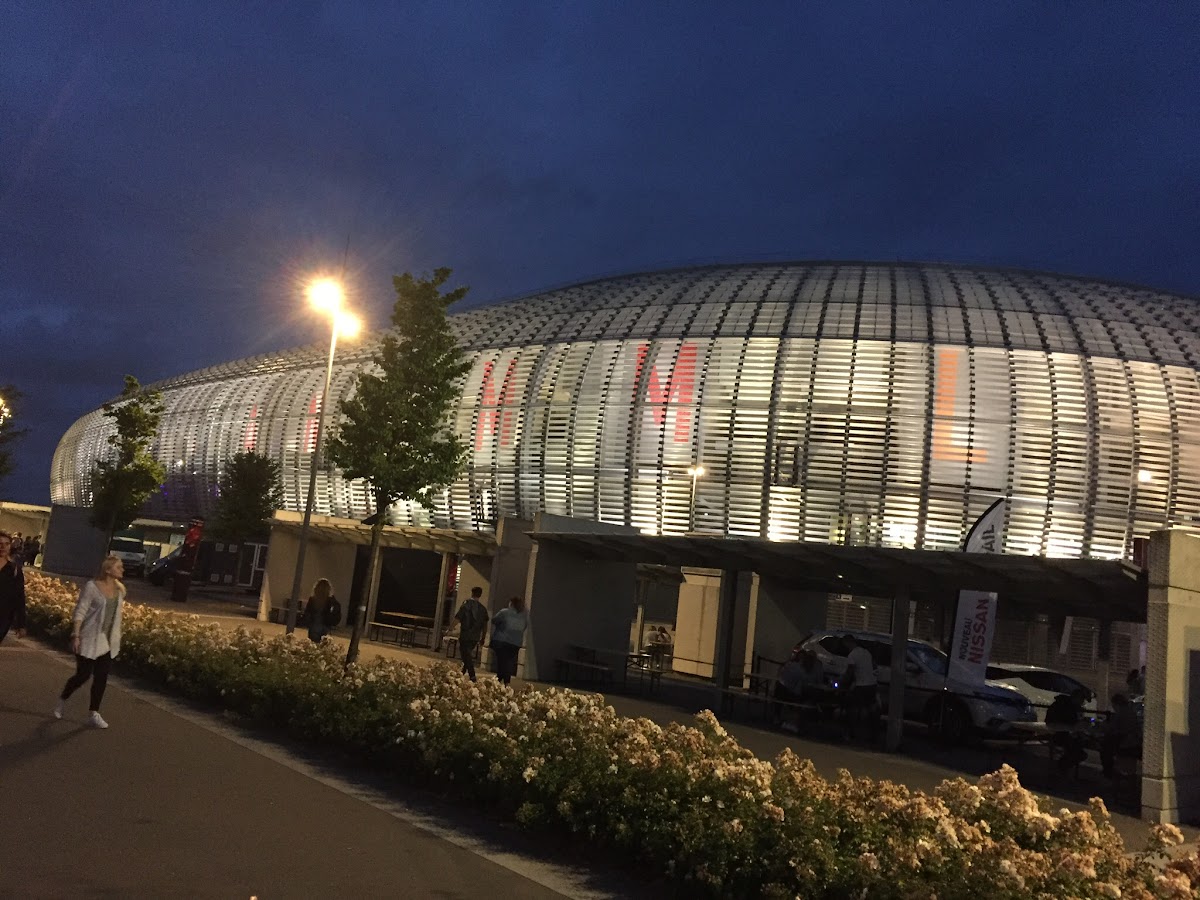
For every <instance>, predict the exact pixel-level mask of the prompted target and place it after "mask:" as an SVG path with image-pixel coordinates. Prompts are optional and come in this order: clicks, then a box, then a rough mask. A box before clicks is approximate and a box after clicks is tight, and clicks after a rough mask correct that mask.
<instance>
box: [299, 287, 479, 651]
mask: <svg viewBox="0 0 1200 900" xmlns="http://www.w3.org/2000/svg"><path fill="white" fill-rule="evenodd" d="M450 271H451V270H450V269H448V268H440V269H437V270H435V271H434V273H433V275H432V276H431V277H429V278H419V279H418V278H414V277H413V276H412V275H410V274H409V273H407V272H406V273H404V274H403V275H397V276H395V277H394V278H393V283H394V285H395V288H396V304H395V306H394V307H393V309H392V326H393V330H392V331H391V332H389V333H388V334H387V335H386V336H385V337H384V338H383V340H382V342H381V343H380V345H379V349H378V350H377V351H376V353H375V354H374V356H373V357H372V360H373V362H374V364H375V365H374V368H373V370H368V371H365V372H363V373H361V374H360V375H359V376H358V378H357V380H356V382H355V391H354V395H353V396H352V397H350V398H349V399H347V400H343V401H342V402H341V404H340V405H339V411H340V413H341V416H342V419H341V421H340V422H339V423H338V424H337V425H336V426H335V431H334V434H333V435H332V436H331V438H330V440H329V445H328V447H329V450H328V453H329V458H330V459H331V460H332V461H333V462H334V463H335V464H336V465H337V466H339V467H340V468H341V469H342V470H343V471H344V472H345V474H346V475H347V476H349V477H351V478H362V479H364V480H366V481H367V482H368V484H369V485H370V494H371V498H372V499H373V500H374V505H375V514H374V516H373V518H372V520H371V555H370V560H371V561H370V566H369V569H368V573H369V574H368V577H367V578H366V580H365V581H364V582H363V587H362V590H361V594H360V596H359V602H358V609H359V611H360V612H359V615H356V616H355V617H354V626H353V630H352V632H351V635H350V652H349V654H348V655H347V657H346V663H347V664H349V663H352V662H354V661H355V660H356V659H357V658H358V644H359V639H360V631H361V627H362V620H363V616H362V614H361V611H362V610H365V609H369V608H370V603H371V601H372V600H373V599H374V598H373V597H372V595H371V592H372V589H373V586H374V584H375V581H376V577H375V576H376V572H377V570H378V566H379V545H380V539H381V538H382V536H383V527H384V524H385V519H386V513H387V510H388V508H389V507H390V506H392V504H394V503H396V502H397V501H398V500H410V501H413V502H415V503H419V504H421V505H422V506H424V507H425V508H426V509H432V508H433V498H434V496H435V494H436V492H437V491H438V490H440V489H442V488H444V487H445V486H446V485H448V484H450V483H451V482H452V481H453V480H454V478H455V476H457V475H458V473H459V471H460V470H461V469H462V466H463V461H464V458H465V456H466V448H465V447H464V446H463V443H462V441H460V440H459V439H458V436H457V435H455V434H454V433H453V432H452V431H451V429H450V412H451V410H452V409H453V408H454V406H455V404H456V402H457V401H458V397H459V393H460V391H461V379H462V376H463V375H465V374H466V372H467V369H469V368H470V363H469V362H467V361H464V360H463V358H462V351H461V350H460V349H459V347H458V342H457V341H455V339H454V335H453V334H452V333H451V331H450V326H449V324H448V323H447V321H446V309H447V307H449V306H450V304H452V303H455V302H457V301H458V300H461V299H462V298H463V297H465V296H466V293H467V288H465V287H460V288H457V289H455V290H453V291H450V292H448V293H442V291H441V287H442V285H443V284H445V283H446V280H447V279H448V278H449V277H450ZM292 599H293V602H295V600H296V598H292Z"/></svg>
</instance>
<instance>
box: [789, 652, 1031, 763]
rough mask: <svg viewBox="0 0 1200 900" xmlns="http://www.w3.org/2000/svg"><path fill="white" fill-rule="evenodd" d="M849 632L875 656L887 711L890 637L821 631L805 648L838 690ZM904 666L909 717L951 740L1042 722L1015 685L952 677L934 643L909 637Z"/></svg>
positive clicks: (943, 655)
mask: <svg viewBox="0 0 1200 900" xmlns="http://www.w3.org/2000/svg"><path fill="white" fill-rule="evenodd" d="M846 634H852V635H854V638H855V640H857V641H858V643H859V644H860V645H861V646H862V647H865V648H866V649H867V651H868V652H869V653H870V654H871V658H872V659H873V660H874V662H875V676H876V678H878V680H879V694H880V698H879V699H880V703H881V704H882V705H883V707H884V708H885V709H886V707H887V701H888V691H887V686H888V684H889V683H890V681H891V664H892V636H891V635H890V634H881V633H877V632H866V631H818V632H815V633H814V634H811V635H809V636H808V637H807V638H805V639H804V641H803V642H802V645H803V646H804V647H806V648H809V649H811V650H812V651H813V652H814V653H816V654H817V658H818V659H820V660H821V665H822V666H823V668H824V670H825V674H826V678H827V679H831V680H832V683H833V685H834V686H836V685H837V682H838V680H839V679H840V678H841V677H842V676H843V675H844V674H845V671H846V654H847V653H848V648H847V647H846V642H845V640H844V639H843V637H844V635H846ZM905 662H906V671H905V691H904V717H905V718H906V719H913V720H917V721H921V722H924V723H925V724H926V725H928V726H929V728H930V730H931V731H933V732H935V733H938V734H940V735H941V737H943V738H944V739H945V740H947V741H950V742H958V741H962V740H964V739H965V738H966V737H967V736H968V735H969V734H971V733H973V732H977V733H981V734H983V735H985V736H991V737H999V736H1003V735H1004V734H1006V733H1008V732H1010V731H1011V730H1012V728H1013V726H1015V725H1019V724H1022V723H1032V722H1036V721H1037V715H1036V713H1035V712H1034V710H1033V707H1032V705H1030V703H1029V700H1028V699H1026V698H1025V697H1023V696H1022V695H1021V693H1020V691H1018V690H1017V689H1016V688H1014V687H1011V686H1009V685H1006V684H1001V683H999V682H996V681H991V680H988V681H986V682H984V683H983V684H981V685H973V684H967V683H965V682H961V681H958V680H956V679H954V678H948V677H947V672H948V670H949V660H948V659H947V657H946V654H945V653H943V652H942V651H941V650H939V649H938V648H937V647H934V646H933V645H932V644H928V643H926V642H925V641H918V640H915V639H910V640H909V641H908V654H907V659H906V661H905Z"/></svg>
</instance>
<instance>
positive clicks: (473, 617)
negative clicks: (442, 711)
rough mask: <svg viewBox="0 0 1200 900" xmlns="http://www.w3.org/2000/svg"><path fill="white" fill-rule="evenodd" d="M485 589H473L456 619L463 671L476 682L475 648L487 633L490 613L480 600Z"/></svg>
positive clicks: (455, 616) (455, 615)
mask: <svg viewBox="0 0 1200 900" xmlns="http://www.w3.org/2000/svg"><path fill="white" fill-rule="evenodd" d="M482 596H483V588H478V587H474V588H471V596H470V597H468V598H467V599H466V600H465V601H464V602H463V605H462V606H460V607H459V608H458V612H456V613H455V614H454V618H456V619H457V620H458V655H459V656H461V657H462V661H463V671H464V672H466V673H467V677H468V678H470V679H471V680H472V681H474V680H475V648H476V647H478V646H479V642H480V641H482V640H483V636H484V634H485V633H486V632H487V623H488V611H487V607H486V606H484V605H483V601H481V600H480V598H481V597H482Z"/></svg>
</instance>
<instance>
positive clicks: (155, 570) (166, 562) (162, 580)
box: [146, 545, 183, 587]
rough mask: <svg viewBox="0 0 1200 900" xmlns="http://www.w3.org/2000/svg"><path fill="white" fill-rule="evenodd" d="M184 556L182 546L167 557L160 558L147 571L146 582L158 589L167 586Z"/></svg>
mask: <svg viewBox="0 0 1200 900" xmlns="http://www.w3.org/2000/svg"><path fill="white" fill-rule="evenodd" d="M182 554H183V546H182V545H180V546H178V547H176V548H175V549H174V550H172V551H171V552H170V553H168V554H167V555H166V556H160V557H159V558H158V559H157V560H155V561H154V562H153V563H152V564H151V566H150V568H149V569H147V570H146V580H147V581H149V582H150V583H151V584H153V585H155V586H156V587H162V585H164V584H166V582H167V579H168V578H169V577H170V576H171V573H172V572H174V571H175V563H176V562H178V561H179V557H180V556H181V555H182Z"/></svg>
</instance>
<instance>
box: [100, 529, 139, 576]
mask: <svg viewBox="0 0 1200 900" xmlns="http://www.w3.org/2000/svg"><path fill="white" fill-rule="evenodd" d="M108 552H109V553H111V554H112V555H113V556H115V557H117V559H119V560H121V562H123V563H124V564H125V574H126V575H130V576H136V577H138V578H140V577H141V576H142V575H143V574H144V573H145V571H146V545H145V544H144V543H142V540H141V538H132V537H115V538H113V539H112V543H111V544H109V545H108Z"/></svg>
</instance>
